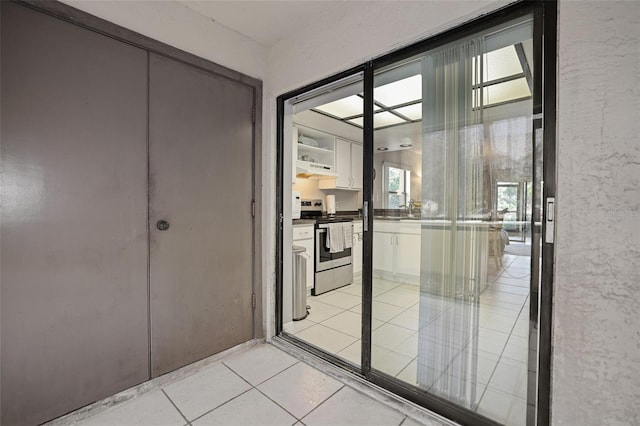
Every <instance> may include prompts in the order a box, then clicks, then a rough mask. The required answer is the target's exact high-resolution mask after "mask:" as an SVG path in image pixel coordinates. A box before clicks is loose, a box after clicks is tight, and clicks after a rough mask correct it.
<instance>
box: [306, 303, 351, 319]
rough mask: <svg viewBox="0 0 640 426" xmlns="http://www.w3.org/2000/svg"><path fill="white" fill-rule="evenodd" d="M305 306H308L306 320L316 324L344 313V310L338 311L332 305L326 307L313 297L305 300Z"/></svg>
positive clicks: (338, 309)
mask: <svg viewBox="0 0 640 426" xmlns="http://www.w3.org/2000/svg"><path fill="white" fill-rule="evenodd" d="M307 304H308V305H309V306H310V308H309V316H307V319H309V321H312V322H316V323H319V322H322V321H324V320H326V319H329V318H331V317H332V316H334V315H338V314H339V313H341V312H343V311H344V309H340V308H338V307H335V306H332V305H327V304H326V303H322V302H321V301H319V300H316V299H314V298H313V297H310V298H308V299H307Z"/></svg>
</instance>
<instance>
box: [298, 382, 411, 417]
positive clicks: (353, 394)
mask: <svg viewBox="0 0 640 426" xmlns="http://www.w3.org/2000/svg"><path fill="white" fill-rule="evenodd" d="M404 417H405V416H404V414H402V413H400V412H399V411H396V410H394V409H392V408H390V407H388V406H385V405H383V404H381V403H379V402H377V401H376V400H374V399H372V398H369V397H368V396H366V395H363V394H361V393H360V392H357V391H355V390H353V389H351V388H348V387H344V388H342V389H341V390H340V391H339V392H338V393H336V394H335V395H333V396H332V397H331V398H329V399H328V400H327V401H325V402H324V403H323V404H322V405H320V406H319V407H318V408H317V409H315V410H314V411H313V412H312V413H310V414H309V415H307V416H306V417H304V418H303V419H302V421H303V423H304V424H306V425H308V426H323V425H327V426H329V425H331V426H337V425H354V426H356V425H362V426H374V425H385V426H387V425H388V426H392V425H393V426H395V425H399V424H400V422H401V421H402V420H403V419H404Z"/></svg>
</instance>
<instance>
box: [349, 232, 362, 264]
mask: <svg viewBox="0 0 640 426" xmlns="http://www.w3.org/2000/svg"><path fill="white" fill-rule="evenodd" d="M351 253H352V259H353V260H352V262H353V275H360V274H361V273H362V221H361V220H354V221H353V248H352V249H351Z"/></svg>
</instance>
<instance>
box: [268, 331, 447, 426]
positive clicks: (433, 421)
mask: <svg viewBox="0 0 640 426" xmlns="http://www.w3.org/2000/svg"><path fill="white" fill-rule="evenodd" d="M267 343H270V344H272V345H273V346H275V347H276V348H278V349H280V350H281V351H283V352H286V353H287V354H289V355H291V356H292V357H294V358H296V359H299V360H300V361H302V362H304V363H306V364H308V365H310V366H311V367H313V368H316V369H317V370H320V371H321V372H323V373H325V374H327V375H328V376H331V377H332V378H334V379H336V380H338V381H340V382H342V383H344V384H345V385H347V386H349V387H351V388H353V389H355V390H357V391H358V392H360V393H363V394H365V395H367V396H368V397H370V398H372V399H374V400H376V401H378V402H381V403H383V404H386V405H387V406H389V407H391V408H394V409H396V410H398V411H400V412H401V413H404V414H406V415H407V416H408V417H409V418H411V419H413V420H415V421H417V422H419V423H420V424H424V425H445V426H458V423H455V422H453V421H451V420H449V419H447V418H446V417H443V416H441V415H439V414H437V413H434V412H433V411H429V410H427V409H426V408H424V407H422V406H420V405H418V404H415V403H413V402H411V401H409V400H407V399H404V398H402V397H401V396H399V395H396V394H395V393H393V392H390V391H388V390H386V389H384V388H382V387H380V386H377V385H375V384H373V383H371V382H369V381H367V380H365V379H364V378H363V377H361V376H359V375H357V374H354V373H352V372H350V371H347V370H345V369H343V368H340V367H338V366H336V365H334V364H332V363H330V362H329V361H327V360H325V359H322V358H320V357H318V356H316V355H314V354H312V353H310V352H308V351H305V350H304V349H302V348H300V347H299V346H297V345H294V344H293V343H291V342H289V341H287V340H285V339H283V338H281V337H279V336H275V337H273V338H272V339H271V340H269V341H268V342H267Z"/></svg>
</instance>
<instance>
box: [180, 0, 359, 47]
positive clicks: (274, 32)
mask: <svg viewBox="0 0 640 426" xmlns="http://www.w3.org/2000/svg"><path fill="white" fill-rule="evenodd" d="M175 1H177V2H178V3H180V4H182V5H184V6H186V7H187V8H189V9H191V10H193V11H194V12H196V13H199V14H200V15H203V16H205V17H207V18H209V19H212V20H214V21H215V22H217V23H218V24H221V25H224V26H225V27H227V28H229V29H232V30H234V31H236V32H238V33H240V34H242V35H244V36H246V37H249V38H250V39H252V40H254V41H256V42H258V43H260V44H261V45H263V46H265V47H271V46H273V45H274V44H276V43H277V42H278V41H280V40H281V39H283V38H286V37H291V36H295V34H297V33H303V32H304V31H306V30H307V29H308V28H310V27H313V26H314V24H315V23H317V22H327V21H328V20H329V21H330V20H331V19H340V18H341V17H342V16H344V14H345V12H346V11H347V10H348V9H350V8H351V7H349V6H352V5H350V4H349V3H350V2H344V1H313V0H311V1H245V0H240V1H217V0H199V1H194V0H175Z"/></svg>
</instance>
